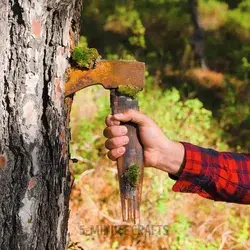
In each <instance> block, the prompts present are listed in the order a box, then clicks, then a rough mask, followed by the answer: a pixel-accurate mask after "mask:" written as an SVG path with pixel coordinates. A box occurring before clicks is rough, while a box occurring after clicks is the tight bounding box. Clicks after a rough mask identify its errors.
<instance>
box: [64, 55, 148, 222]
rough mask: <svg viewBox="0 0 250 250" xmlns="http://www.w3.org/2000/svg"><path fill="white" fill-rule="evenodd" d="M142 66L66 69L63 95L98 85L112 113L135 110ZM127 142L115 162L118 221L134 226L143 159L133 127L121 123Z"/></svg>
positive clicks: (106, 64) (113, 63)
mask: <svg viewBox="0 0 250 250" xmlns="http://www.w3.org/2000/svg"><path fill="white" fill-rule="evenodd" d="M144 72H145V64H144V63H142V62H136V61H124V60H110V61H109V60H101V61H99V62H97V63H96V65H95V68H93V69H90V70H80V69H72V68H71V69H69V71H68V76H69V78H68V82H67V83H66V85H65V96H69V95H71V94H73V93H75V92H76V91H79V90H81V89H83V88H86V87H88V86H91V85H96V84H101V85H102V86H103V87H104V88H105V89H110V107H111V111H112V114H117V113H121V112H124V111H125V110H127V109H135V110H139V106H138V100H137V99H136V98H134V93H135V92H137V91H140V90H142V89H143V86H144ZM123 125H125V126H126V127H127V130H128V134H127V135H128V137H129V143H128V144H127V145H125V148H126V152H125V154H124V155H123V156H121V157H119V158H118V160H117V169H118V177H119V186H120V197H121V207H122V218H123V221H125V222H132V223H135V224H138V223H139V221H140V203H141V193H142V182H143V171H144V165H143V164H144V163H143V162H144V161H143V159H144V156H143V148H142V145H141V142H140V138H139V131H138V127H137V125H136V124H133V123H131V122H128V123H124V124H123Z"/></svg>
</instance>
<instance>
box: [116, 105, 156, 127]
mask: <svg viewBox="0 0 250 250" xmlns="http://www.w3.org/2000/svg"><path fill="white" fill-rule="evenodd" d="M113 117H114V119H115V120H118V121H121V122H129V121H131V122H134V123H136V124H138V125H148V124H151V123H152V120H151V119H150V118H149V117H147V116H146V115H144V114H142V113H140V112H139V111H137V110H134V109H129V110H127V111H125V112H124V113H120V114H115V115H114V116H113Z"/></svg>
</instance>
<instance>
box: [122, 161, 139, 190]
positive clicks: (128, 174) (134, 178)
mask: <svg viewBox="0 0 250 250" xmlns="http://www.w3.org/2000/svg"><path fill="white" fill-rule="evenodd" d="M124 176H125V178H126V179H127V181H128V182H129V183H130V185H131V186H133V187H135V186H136V185H137V184H138V183H139V176H140V167H139V166H138V164H134V165H132V166H130V167H129V168H128V169H127V170H126V171H125V173H124Z"/></svg>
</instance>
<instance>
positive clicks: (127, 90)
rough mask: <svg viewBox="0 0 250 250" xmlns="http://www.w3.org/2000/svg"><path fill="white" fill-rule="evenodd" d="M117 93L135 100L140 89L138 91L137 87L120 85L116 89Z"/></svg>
mask: <svg viewBox="0 0 250 250" xmlns="http://www.w3.org/2000/svg"><path fill="white" fill-rule="evenodd" d="M118 91H119V93H120V94H123V95H128V96H130V97H132V98H134V99H135V98H137V94H138V93H139V92H140V89H138V88H137V87H134V86H132V85H126V86H125V85H120V86H119V87H118Z"/></svg>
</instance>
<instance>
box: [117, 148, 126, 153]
mask: <svg viewBox="0 0 250 250" xmlns="http://www.w3.org/2000/svg"><path fill="white" fill-rule="evenodd" d="M117 152H118V154H123V153H124V152H125V148H119V149H118V150H117Z"/></svg>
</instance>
